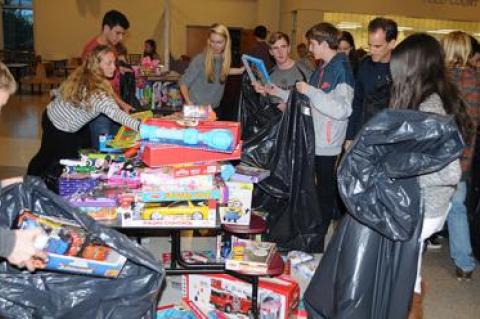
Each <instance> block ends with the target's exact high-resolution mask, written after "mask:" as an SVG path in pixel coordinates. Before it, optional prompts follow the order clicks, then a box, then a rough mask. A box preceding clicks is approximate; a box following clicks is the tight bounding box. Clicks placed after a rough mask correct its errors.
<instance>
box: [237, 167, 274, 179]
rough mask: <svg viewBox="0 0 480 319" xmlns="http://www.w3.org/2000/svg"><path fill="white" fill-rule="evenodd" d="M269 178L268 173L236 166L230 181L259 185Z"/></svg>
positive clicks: (256, 168)
mask: <svg viewBox="0 0 480 319" xmlns="http://www.w3.org/2000/svg"><path fill="white" fill-rule="evenodd" d="M268 176H270V171H269V170H266V169H262V168H258V167H253V166H247V165H237V166H236V167H235V174H233V175H232V177H231V178H230V181H233V182H244V183H259V182H261V181H263V180H264V179H265V178H267V177H268Z"/></svg>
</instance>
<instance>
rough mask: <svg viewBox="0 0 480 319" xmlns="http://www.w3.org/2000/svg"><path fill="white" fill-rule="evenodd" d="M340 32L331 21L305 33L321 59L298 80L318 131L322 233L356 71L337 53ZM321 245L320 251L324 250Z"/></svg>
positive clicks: (333, 191)
mask: <svg viewBox="0 0 480 319" xmlns="http://www.w3.org/2000/svg"><path fill="white" fill-rule="evenodd" d="M338 35H339V32H338V30H337V28H335V27H334V26H333V25H331V24H330V23H319V24H317V25H315V26H313V27H312V28H310V29H309V30H308V31H307V33H306V38H307V39H308V42H309V50H310V52H311V53H312V54H313V56H314V57H315V59H316V60H322V61H323V64H322V65H320V66H318V67H317V69H316V70H315V72H314V73H313V74H312V76H311V77H310V81H309V83H306V82H304V81H301V82H297V84H296V88H297V90H298V91H299V92H300V93H302V94H305V95H306V96H308V98H309V99H310V105H311V114H312V118H313V126H314V130H315V167H316V182H317V192H318V200H319V205H320V209H321V216H322V228H323V229H322V233H323V235H325V234H326V232H327V230H328V226H329V225H330V221H331V219H332V216H333V208H334V206H335V205H334V203H335V200H336V197H337V193H336V192H337V187H336V186H337V181H336V178H335V163H336V161H337V157H338V155H339V154H340V153H341V151H342V145H343V142H344V141H345V133H346V130H347V124H348V118H349V116H350V113H351V112H352V100H353V83H354V82H353V74H352V70H351V68H350V63H349V61H348V59H347V57H346V56H345V55H344V54H338V53H337V48H338ZM323 248H324V247H319V248H318V252H323Z"/></svg>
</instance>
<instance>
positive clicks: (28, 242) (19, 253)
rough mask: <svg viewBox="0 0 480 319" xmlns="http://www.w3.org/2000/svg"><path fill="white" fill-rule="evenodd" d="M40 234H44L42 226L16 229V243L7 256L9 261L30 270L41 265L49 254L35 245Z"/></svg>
mask: <svg viewBox="0 0 480 319" xmlns="http://www.w3.org/2000/svg"><path fill="white" fill-rule="evenodd" d="M40 236H44V233H43V230H42V229H41V228H37V229H27V230H23V229H19V230H16V231H15V245H14V246H13V250H12V252H11V254H10V256H8V257H7V260H8V262H9V263H11V264H13V265H16V266H18V267H20V268H23V267H26V268H27V269H28V271H34V270H35V269H36V268H39V267H41V265H42V264H43V262H44V261H46V260H47V254H46V253H45V252H43V251H41V250H40V249H39V248H36V247H35V240H37V238H39V237H40ZM39 261H40V262H39Z"/></svg>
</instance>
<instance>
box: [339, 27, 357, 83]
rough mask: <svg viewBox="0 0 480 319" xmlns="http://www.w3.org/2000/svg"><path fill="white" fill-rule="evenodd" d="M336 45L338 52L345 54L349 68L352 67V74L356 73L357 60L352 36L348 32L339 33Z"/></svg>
mask: <svg viewBox="0 0 480 319" xmlns="http://www.w3.org/2000/svg"><path fill="white" fill-rule="evenodd" d="M339 41H340V42H339V43H338V52H341V53H345V55H346V56H347V57H348V61H350V66H351V67H352V71H353V74H356V73H357V67H358V59H357V51H356V49H355V40H353V36H352V34H351V33H350V32H348V31H342V32H340V39H339Z"/></svg>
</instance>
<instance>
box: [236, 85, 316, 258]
mask: <svg viewBox="0 0 480 319" xmlns="http://www.w3.org/2000/svg"><path fill="white" fill-rule="evenodd" d="M314 136H315V134H314V131H313V122H312V118H311V115H310V104H309V100H308V98H307V97H306V96H304V95H302V94H300V93H298V92H295V91H294V92H293V93H292V94H291V97H290V99H289V101H288V103H287V109H286V110H285V112H283V114H282V116H281V118H280V120H279V121H271V122H269V124H268V125H267V126H265V127H263V128H260V129H259V130H258V131H257V132H256V134H255V135H254V136H252V137H251V138H250V139H249V140H247V141H246V142H245V143H244V149H243V152H242V161H243V162H245V163H247V164H250V165H254V166H258V167H261V168H265V169H268V170H270V176H269V177H268V178H267V179H265V180H264V181H262V182H261V183H259V184H258V185H257V186H258V187H255V192H254V196H253V206H254V208H257V209H258V208H261V209H264V210H266V211H267V212H268V213H269V214H268V219H267V221H268V233H267V235H268V240H272V241H274V242H276V243H277V244H278V245H279V246H281V247H282V248H285V249H288V250H302V251H306V252H322V251H323V241H324V237H325V231H324V230H323V227H322V214H321V212H320V208H319V205H318V198H317V193H316V186H315V143H314V139H315V137H314Z"/></svg>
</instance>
